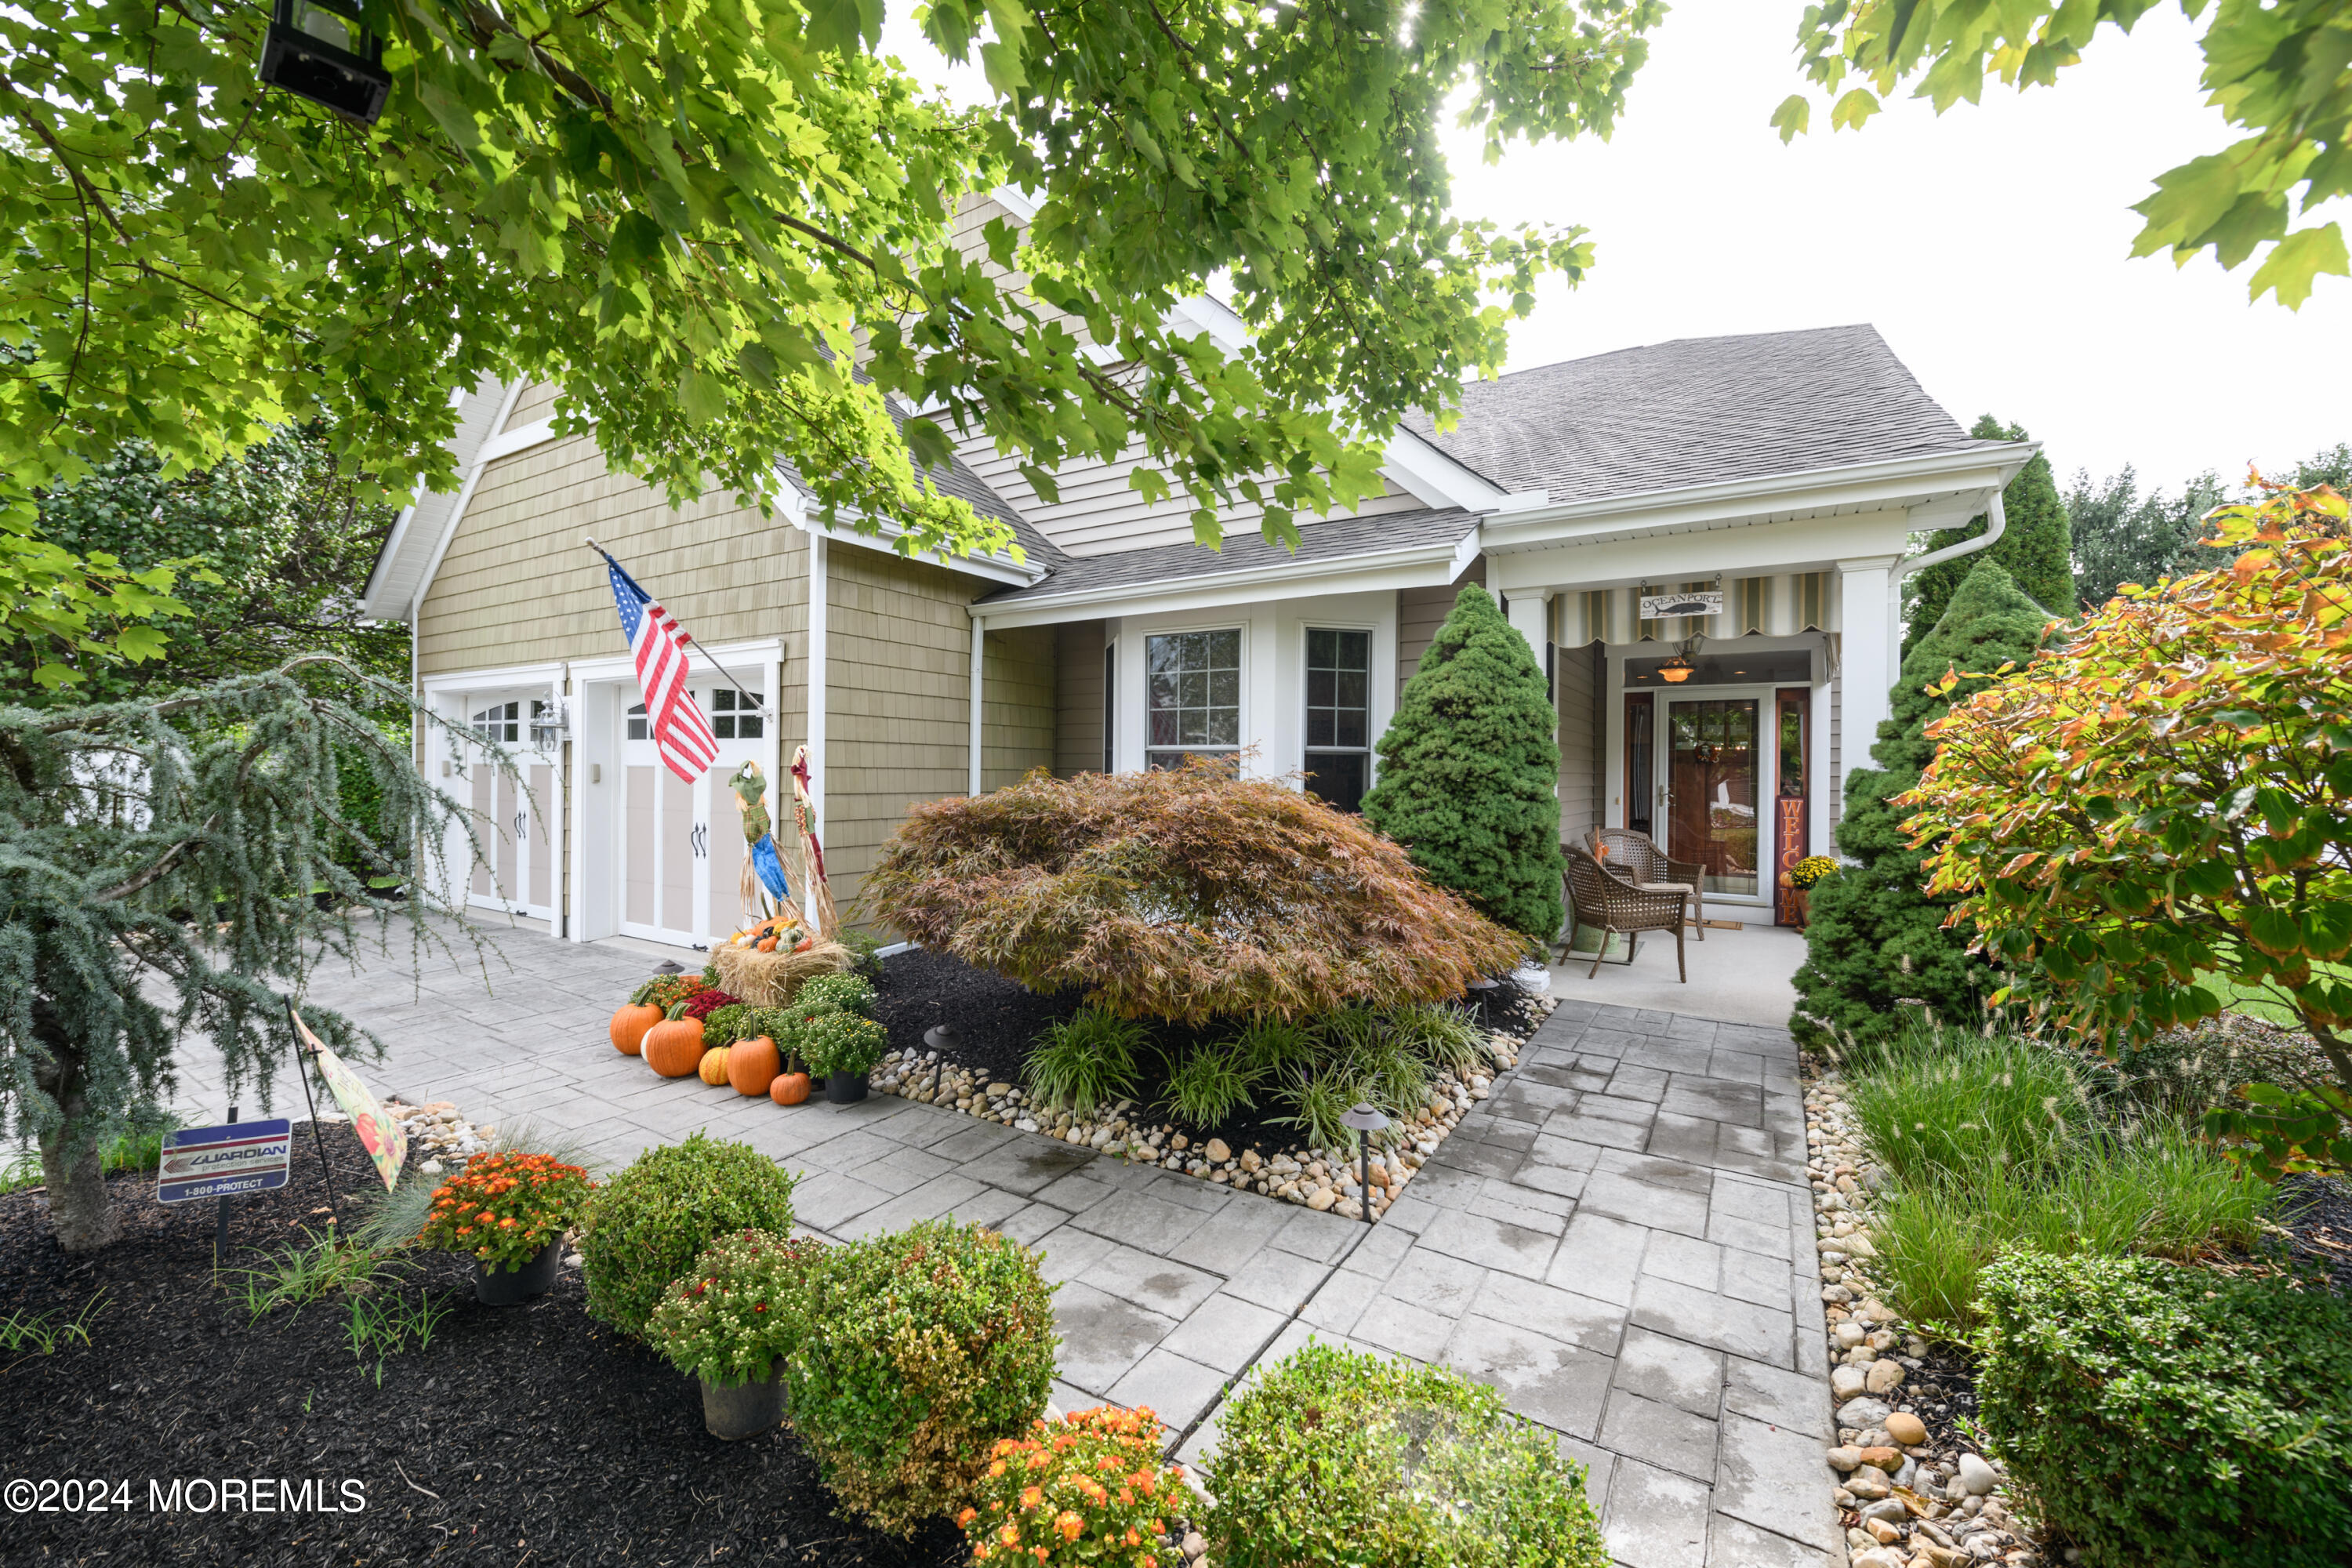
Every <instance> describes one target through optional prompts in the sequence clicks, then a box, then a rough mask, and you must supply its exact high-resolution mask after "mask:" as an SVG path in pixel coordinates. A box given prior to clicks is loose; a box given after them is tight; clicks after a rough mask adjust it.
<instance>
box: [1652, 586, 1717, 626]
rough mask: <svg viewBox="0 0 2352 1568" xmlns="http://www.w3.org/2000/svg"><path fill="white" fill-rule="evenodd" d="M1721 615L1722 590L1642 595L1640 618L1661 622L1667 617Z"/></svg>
mask: <svg viewBox="0 0 2352 1568" xmlns="http://www.w3.org/2000/svg"><path fill="white" fill-rule="evenodd" d="M1721 614H1723V590H1722V589H1720V588H1711V589H1708V590H1706V592H1704V593H1696V594H1644V595H1642V618H1643V620H1645V621H1663V620H1664V619H1665V618H1666V617H1667V616H1719V615H1721Z"/></svg>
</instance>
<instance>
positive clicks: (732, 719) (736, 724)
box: [710, 687, 765, 741]
mask: <svg viewBox="0 0 2352 1568" xmlns="http://www.w3.org/2000/svg"><path fill="white" fill-rule="evenodd" d="M759 708H760V703H759V700H758V699H757V698H755V697H753V696H752V695H751V693H750V692H748V691H738V690H736V689H734V688H732V687H726V688H722V689H719V690H717V691H714V692H712V693H711V694H710V732H711V733H712V734H713V735H715V736H717V737H718V738H719V740H722V741H756V740H758V739H760V738H761V735H762V734H764V733H765V731H764V730H763V729H762V728H761V714H760V711H759Z"/></svg>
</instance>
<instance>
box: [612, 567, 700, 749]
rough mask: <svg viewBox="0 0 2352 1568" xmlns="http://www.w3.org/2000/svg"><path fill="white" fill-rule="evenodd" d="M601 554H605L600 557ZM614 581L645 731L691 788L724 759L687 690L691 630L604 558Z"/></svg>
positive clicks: (696, 704)
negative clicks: (641, 698) (642, 700)
mask: <svg viewBox="0 0 2352 1568" xmlns="http://www.w3.org/2000/svg"><path fill="white" fill-rule="evenodd" d="M598 553H599V554H602V553H603V552H601V551H600V552H598ZM604 569H605V570H606V571H607V572H609V573H611V574H612V576H613V603H614V605H617V606H618V607H619V609H620V612H621V630H622V632H623V633H625V635H626V636H627V637H628V639H629V658H630V659H631V661H632V662H634V663H635V665H636V667H637V689H638V690H639V691H640V692H642V693H643V694H644V696H645V700H646V733H647V734H649V735H651V736H652V737H653V742H654V750H655V751H656V752H659V753H660V754H661V760H662V765H663V766H664V767H666V768H667V769H669V771H670V772H672V773H676V774H677V776H678V777H679V778H681V779H684V780H685V781H686V782H687V783H688V784H694V783H697V782H698V781H699V780H700V779H701V777H702V775H703V774H704V773H708V772H709V771H710V764H711V763H715V762H717V761H718V760H719V740H718V737H716V736H714V735H713V734H711V732H710V721H709V720H708V719H706V718H704V717H703V716H702V708H701V705H700V704H698V703H697V702H696V701H695V700H694V693H693V692H691V691H688V689H686V679H687V674H688V669H689V668H690V667H689V665H688V661H687V656H686V640H687V639H686V629H685V628H684V627H683V626H679V625H678V624H677V621H675V620H673V619H671V618H670V613H669V612H668V611H667V610H665V609H663V608H662V607H661V605H658V604H656V602H655V600H654V596H653V595H651V594H648V593H646V591H645V590H644V589H643V588H640V587H638V586H637V584H636V579H635V578H633V577H631V576H630V575H629V574H627V573H626V572H624V571H622V570H621V563H619V562H617V561H615V560H614V559H613V558H612V557H611V556H609V555H606V556H604Z"/></svg>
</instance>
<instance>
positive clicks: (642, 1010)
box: [613, 1002, 662, 1057]
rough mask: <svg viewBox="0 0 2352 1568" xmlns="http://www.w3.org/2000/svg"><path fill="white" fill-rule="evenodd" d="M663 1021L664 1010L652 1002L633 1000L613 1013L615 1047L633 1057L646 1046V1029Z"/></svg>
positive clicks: (625, 1054) (626, 1055)
mask: <svg viewBox="0 0 2352 1568" xmlns="http://www.w3.org/2000/svg"><path fill="white" fill-rule="evenodd" d="M661 1021H662V1010H661V1009H660V1008H658V1007H656V1006H655V1005H653V1004H652V1003H650V1002H631V1003H627V1004H625V1005H623V1007H622V1008H621V1010H620V1011H619V1012H617V1013H615V1014H614V1015H613V1048H614V1050H616V1051H618V1052H620V1053H621V1054H622V1055H623V1056H625V1057H633V1056H635V1055H636V1054H637V1052H638V1051H640V1050H641V1049H643V1048H644V1047H645V1043H646V1030H647V1029H650V1028H652V1027H653V1026H655V1025H656V1024H658V1023H660V1022H661Z"/></svg>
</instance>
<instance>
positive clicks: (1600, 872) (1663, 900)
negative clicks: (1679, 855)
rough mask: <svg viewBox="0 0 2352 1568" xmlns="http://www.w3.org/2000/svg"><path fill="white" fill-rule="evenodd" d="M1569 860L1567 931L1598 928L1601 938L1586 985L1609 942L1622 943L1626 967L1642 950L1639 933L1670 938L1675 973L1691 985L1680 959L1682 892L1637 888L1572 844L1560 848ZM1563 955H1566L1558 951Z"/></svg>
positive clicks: (1684, 898) (1686, 901) (1685, 897)
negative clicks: (1617, 940) (1612, 939)
mask: <svg viewBox="0 0 2352 1568" xmlns="http://www.w3.org/2000/svg"><path fill="white" fill-rule="evenodd" d="M1561 852H1562V853H1563V854H1564V855H1566V857H1567V858H1568V871H1567V877H1568V900H1569V903H1570V905H1571V906H1572V907H1573V908H1574V910H1575V914H1574V917H1573V919H1572V920H1571V921H1570V926H1569V930H1570V932H1571V933H1573V932H1574V931H1575V929H1576V927H1577V925H1579V924H1582V925H1588V926H1598V927H1599V928H1600V929H1601V932H1602V936H1601V942H1600V948H1599V951H1598V952H1594V953H1593V955H1592V968H1591V972H1590V973H1587V974H1586V975H1585V978H1586V979H1587V980H1590V979H1591V978H1592V977H1593V976H1594V975H1597V974H1599V973H1601V957H1602V955H1603V954H1605V953H1607V952H1608V951H1609V938H1610V937H1612V936H1622V937H1623V938H1624V939H1625V962H1626V963H1629V964H1630V963H1633V959H1634V956H1635V955H1636V954H1637V953H1638V952H1640V951H1641V938H1640V935H1639V933H1640V932H1642V931H1673V932H1674V933H1675V973H1677V974H1678V975H1680V977H1681V979H1682V983H1683V984H1685V985H1687V984H1690V967H1689V965H1688V964H1686V963H1685V962H1684V960H1683V915H1684V910H1685V907H1686V906H1687V905H1688V904H1689V902H1690V895H1689V894H1688V893H1685V892H1682V891H1679V890H1677V891H1675V892H1661V891H1657V890H1654V889H1647V888H1637V887H1635V886H1634V885H1633V883H1632V882H1630V881H1627V880H1626V879H1624V878H1622V877H1621V876H1619V875H1617V874H1616V873H1615V872H1613V871H1612V870H1609V869H1608V868H1605V867H1604V866H1603V865H1602V864H1601V862H1600V861H1598V860H1595V859H1594V858H1592V855H1591V851H1590V850H1586V849H1581V848H1579V847H1577V846H1575V845H1573V844H1570V845H1565V846H1563V847H1562V850H1561ZM1562 956H1563V957H1565V956H1566V953H1565V952H1563V953H1562Z"/></svg>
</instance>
